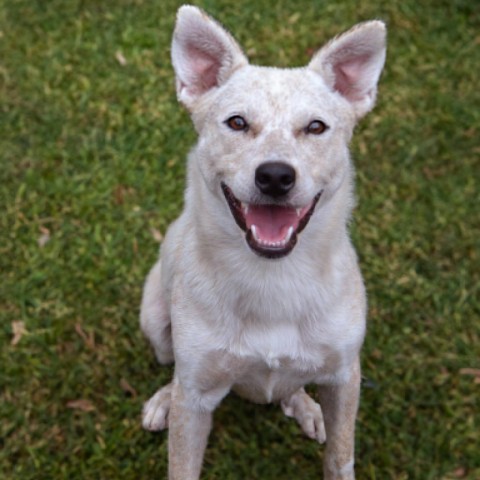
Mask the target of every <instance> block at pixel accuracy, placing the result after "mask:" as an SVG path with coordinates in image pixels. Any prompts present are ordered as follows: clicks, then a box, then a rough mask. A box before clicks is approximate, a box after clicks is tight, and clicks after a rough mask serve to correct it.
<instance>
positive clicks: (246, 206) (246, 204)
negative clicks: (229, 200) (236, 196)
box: [242, 202, 248, 215]
mask: <svg viewBox="0 0 480 480" xmlns="http://www.w3.org/2000/svg"><path fill="white" fill-rule="evenodd" d="M242 210H243V213H244V215H247V214H248V203H243V202H242Z"/></svg>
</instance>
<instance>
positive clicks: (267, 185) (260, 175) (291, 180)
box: [255, 162, 295, 197]
mask: <svg viewBox="0 0 480 480" xmlns="http://www.w3.org/2000/svg"><path fill="white" fill-rule="evenodd" d="M255 185H256V186H257V188H258V189H259V190H260V191H261V192H262V193H264V194H265V195H270V196H271V197H281V196H282V195H286V194H287V193H288V192H289V191H290V190H291V189H292V188H293V186H294V185H295V170H294V169H293V167H291V166H290V165H288V164H286V163H284V162H266V163H262V164H261V165H259V166H258V167H257V169H256V170H255Z"/></svg>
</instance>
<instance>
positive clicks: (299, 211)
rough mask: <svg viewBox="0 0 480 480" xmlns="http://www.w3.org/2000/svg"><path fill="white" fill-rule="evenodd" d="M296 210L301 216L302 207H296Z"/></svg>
mask: <svg viewBox="0 0 480 480" xmlns="http://www.w3.org/2000/svg"><path fill="white" fill-rule="evenodd" d="M295 211H296V212H297V217H299V216H300V214H301V213H302V209H301V208H296V209H295Z"/></svg>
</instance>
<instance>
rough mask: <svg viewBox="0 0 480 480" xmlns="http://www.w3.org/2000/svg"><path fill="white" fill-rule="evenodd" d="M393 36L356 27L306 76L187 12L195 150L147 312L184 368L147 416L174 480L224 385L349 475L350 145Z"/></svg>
mask: <svg viewBox="0 0 480 480" xmlns="http://www.w3.org/2000/svg"><path fill="white" fill-rule="evenodd" d="M385 36H386V35H385V26H384V24H383V23H382V22H380V21H371V22H367V23H362V24H360V25H357V26H356V27H354V28H353V29H351V30H349V31H348V32H347V33H344V34H343V35H341V36H340V37H337V38H335V39H334V40H332V41H330V43H328V44H327V45H326V46H325V47H323V48H322V49H321V50H320V51H318V52H317V53H316V54H315V55H314V57H313V58H312V60H311V61H310V63H309V64H308V66H306V67H304V68H296V69H277V68H268V67H258V66H253V65H250V64H249V63H248V60H247V58H246V57H245V55H244V54H243V52H242V50H241V48H240V47H239V46H238V44H237V43H236V42H235V40H234V39H233V38H232V36H231V35H230V34H229V33H228V32H227V31H226V30H224V29H223V28H222V27H221V26H220V25H219V24H218V23H216V22H215V21H214V20H213V19H211V18H210V17H208V16H207V15H206V14H205V13H203V12H202V11H201V10H199V9H198V8H196V7H192V6H184V7H181V8H180V10H179V12H178V17H177V23H176V27H175V32H174V35H173V44H172V60H173V66H174V68H175V73H176V85H177V94H178V99H179V100H180V102H182V103H183V104H184V105H185V106H186V108H187V109H188V110H189V112H190V113H191V116H192V120H193V123H194V125H195V129H196V131H197V132H198V136H199V139H198V143H197V145H196V146H195V148H194V149H193V151H192V152H191V154H190V157H189V161H188V182H187V189H186V193H185V208H184V211H183V213H182V214H181V216H180V218H179V219H178V220H177V221H176V222H175V223H174V224H172V225H171V227H170V228H169V230H168V232H167V235H166V236H165V240H164V242H163V245H162V250H161V259H160V260H159V261H158V262H157V263H156V264H155V266H154V267H153V269H152V271H151V272H150V274H149V276H148V278H147V281H146V284H145V289H144V295H143V301H142V307H141V326H142V330H143V332H144V333H145V335H146V336H147V337H148V338H149V340H150V341H151V343H152V345H153V347H154V349H155V353H156V356H157V358H158V360H159V361H160V363H169V362H173V361H175V375H174V379H173V381H172V383H170V384H168V385H166V386H164V387H163V388H161V389H160V390H159V391H158V392H157V393H156V394H155V395H154V396H153V397H152V398H151V399H150V400H149V401H148V402H146V404H145V406H144V410H143V426H144V427H145V428H146V429H148V430H161V429H164V428H166V427H167V425H168V426H169V477H170V478H171V479H176V480H179V479H182V480H186V479H197V478H198V477H199V475H200V471H201V466H202V459H203V454H204V450H205V446H206V443H207V438H208V434H209V432H210V429H211V423H212V412H213V410H214V409H215V408H216V407H217V405H218V404H219V403H220V402H221V400H222V399H223V398H224V397H225V396H226V395H227V394H228V392H229V391H230V390H234V391H235V392H237V393H238V394H239V395H241V396H244V397H246V398H248V399H250V400H253V401H254V402H259V403H265V402H279V403H280V404H281V407H282V409H283V411H284V412H285V414H286V415H288V416H291V417H295V418H296V419H297V421H298V422H299V424H300V426H301V428H302V429H303V431H304V432H305V433H306V434H307V435H308V436H309V437H311V438H313V439H316V440H317V441H318V442H320V443H322V442H324V441H325V439H326V441H327V446H326V451H325V457H324V474H325V475H324V477H325V478H326V479H353V478H354V424H355V417H356V413H357V407H358V398H359V388H360V366H359V351H360V348H361V345H362V342H363V338H364V333H365V314H366V299H365V290H364V286H363V282H362V277H361V275H360V272H359V268H358V265H357V259H356V255H355V252H354V249H353V247H352V245H351V242H350V239H349V236H348V233H347V222H348V218H349V215H350V211H351V208H352V203H353V202H352V197H353V194H352V190H353V187H352V179H353V168H352V164H351V161H350V158H349V153H348V143H349V140H350V138H351V136H352V131H353V128H354V126H355V123H356V122H357V120H358V119H359V118H360V117H362V116H363V115H364V114H366V113H367V112H368V111H369V110H370V109H371V108H372V107H373V105H374V102H375V96H376V85H377V81H378V79H379V76H380V73H381V70H382V67H383V64H384V61H385ZM306 384H316V385H318V395H319V401H320V405H321V409H320V406H319V405H318V404H317V403H316V402H315V401H314V400H313V399H311V398H310V397H309V396H308V395H307V394H306V392H305V390H304V388H303V387H304V385H306ZM322 411H323V414H322Z"/></svg>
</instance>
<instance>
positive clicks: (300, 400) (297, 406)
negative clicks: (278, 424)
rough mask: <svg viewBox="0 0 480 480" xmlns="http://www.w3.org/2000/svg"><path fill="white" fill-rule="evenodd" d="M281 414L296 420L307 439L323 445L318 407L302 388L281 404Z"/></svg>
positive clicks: (323, 431)
mask: <svg viewBox="0 0 480 480" xmlns="http://www.w3.org/2000/svg"><path fill="white" fill-rule="evenodd" d="M281 406H282V410H283V413H284V414H285V415H286V416H287V417H293V418H295V419H296V420H297V422H298V424H299V425H300V427H301V429H302V430H303V432H304V433H305V435H307V437H309V438H311V439H313V440H316V441H317V442H318V443H324V442H325V440H326V439H327V435H326V433H325V425H324V423H323V414H322V409H321V408H320V405H319V404H318V403H317V402H315V401H314V400H313V399H312V398H311V397H310V396H309V395H308V394H307V393H306V392H305V390H304V389H303V388H301V389H300V390H298V391H297V392H295V393H294V394H293V395H292V396H291V397H289V398H288V399H285V400H282V402H281Z"/></svg>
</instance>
